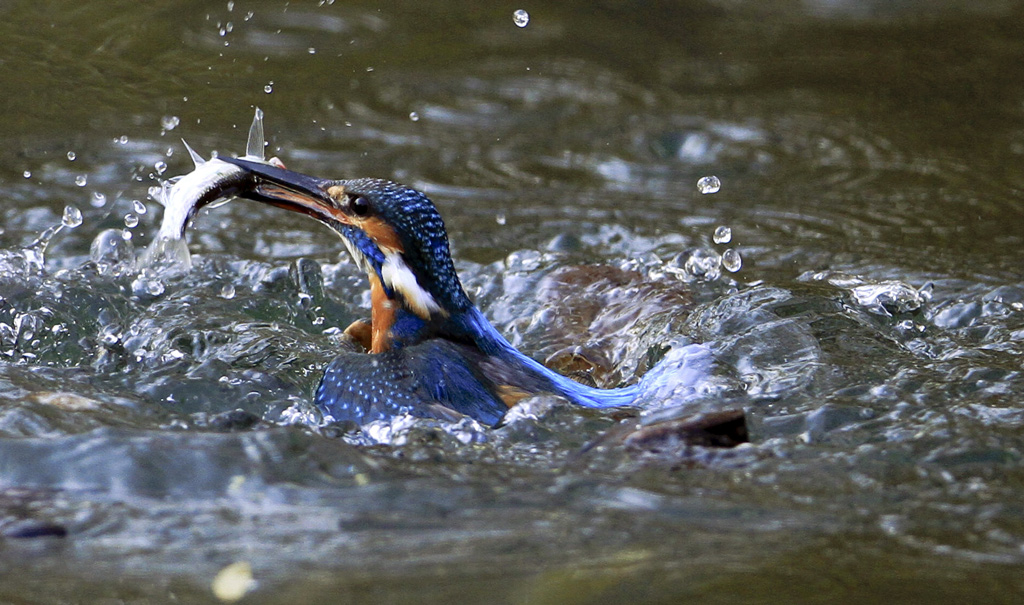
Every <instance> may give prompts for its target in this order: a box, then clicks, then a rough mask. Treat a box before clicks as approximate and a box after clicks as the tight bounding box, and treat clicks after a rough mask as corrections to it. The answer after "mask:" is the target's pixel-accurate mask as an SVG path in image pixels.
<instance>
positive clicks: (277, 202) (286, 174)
mask: <svg viewBox="0 0 1024 605" xmlns="http://www.w3.org/2000/svg"><path fill="white" fill-rule="evenodd" d="M218 159H220V160H221V161H224V162H227V163H229V164H234V165H235V166H238V167H239V168H242V169H244V170H245V171H246V172H248V173H249V175H250V176H251V178H252V179H253V185H252V186H251V187H247V188H244V189H243V190H242V191H239V192H238V196H239V197H244V198H246V199H250V200H253V201H256V202H263V203H264V204H270V205H272V206H277V207H279V208H284V209H286V210H292V211H295V212H300V213H302V214H307V215H309V216H312V217H313V218H315V219H317V220H320V221H324V222H330V221H332V220H334V221H336V220H338V218H339V213H338V209H337V205H336V204H335V203H334V200H332V199H331V196H330V194H329V193H328V188H329V187H330V186H331V185H332V184H333V181H330V180H327V179H320V178H317V177H312V176H308V175H305V174H302V173H301V172H294V171H291V170H287V169H285V168H278V167H277V166H273V165H271V164H265V163H263V162H252V161H249V160H243V159H239V158H225V157H221V158H218Z"/></svg>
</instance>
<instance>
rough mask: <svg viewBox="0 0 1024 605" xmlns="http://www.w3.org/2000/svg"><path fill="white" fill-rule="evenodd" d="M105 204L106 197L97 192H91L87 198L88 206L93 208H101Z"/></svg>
mask: <svg viewBox="0 0 1024 605" xmlns="http://www.w3.org/2000/svg"><path fill="white" fill-rule="evenodd" d="M106 203H107V196H106V195H105V194H103V193H100V192H99V191H93V192H92V195H91V196H89V205H90V206H92V207H93V208H102V207H103V206H104V205H106Z"/></svg>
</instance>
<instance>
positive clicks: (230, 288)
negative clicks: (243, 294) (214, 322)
mask: <svg viewBox="0 0 1024 605" xmlns="http://www.w3.org/2000/svg"><path fill="white" fill-rule="evenodd" d="M220 297H221V298H227V299H232V298H234V297H235V284H224V285H223V286H222V287H221V289H220Z"/></svg>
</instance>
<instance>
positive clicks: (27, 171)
mask: <svg viewBox="0 0 1024 605" xmlns="http://www.w3.org/2000/svg"><path fill="white" fill-rule="evenodd" d="M21 176H23V177H25V178H26V179H30V178H32V171H31V170H26V171H25V172H22V173H21Z"/></svg>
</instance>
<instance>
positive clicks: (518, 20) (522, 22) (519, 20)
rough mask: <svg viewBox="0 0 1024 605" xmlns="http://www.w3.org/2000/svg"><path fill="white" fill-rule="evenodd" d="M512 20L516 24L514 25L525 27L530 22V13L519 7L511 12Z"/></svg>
mask: <svg viewBox="0 0 1024 605" xmlns="http://www.w3.org/2000/svg"><path fill="white" fill-rule="evenodd" d="M512 22H513V23H515V24H516V27H526V26H527V25H529V24H530V13H528V12H526V11H524V10H523V9H519V10H517V11H516V12H514V13H512Z"/></svg>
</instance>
